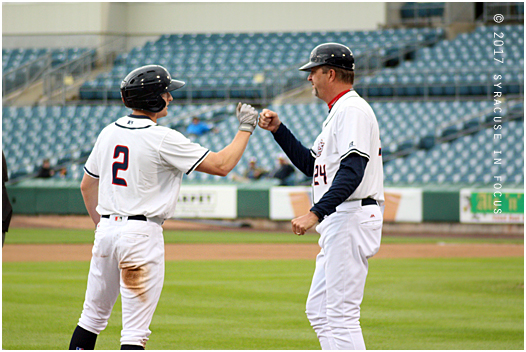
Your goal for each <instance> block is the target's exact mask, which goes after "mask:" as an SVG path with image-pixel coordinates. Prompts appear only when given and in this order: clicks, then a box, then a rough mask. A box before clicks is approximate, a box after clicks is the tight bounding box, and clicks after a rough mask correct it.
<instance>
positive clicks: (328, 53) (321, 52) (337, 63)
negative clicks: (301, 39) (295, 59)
mask: <svg viewBox="0 0 526 352" xmlns="http://www.w3.org/2000/svg"><path fill="white" fill-rule="evenodd" d="M321 65H329V66H334V67H339V68H343V69H344V70H350V71H354V56H353V54H352V52H351V49H349V48H348V47H346V46H345V45H342V44H338V43H325V44H321V45H318V46H317V47H315V48H314V49H313V50H312V52H311V53H310V61H309V62H308V63H306V64H305V65H303V66H301V67H300V68H299V69H300V70H301V71H310V70H311V69H312V68H313V67H316V66H321Z"/></svg>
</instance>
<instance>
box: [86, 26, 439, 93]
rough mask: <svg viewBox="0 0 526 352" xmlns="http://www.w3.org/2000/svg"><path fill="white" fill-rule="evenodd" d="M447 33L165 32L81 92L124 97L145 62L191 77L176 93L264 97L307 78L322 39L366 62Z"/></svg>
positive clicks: (125, 56) (119, 59) (425, 30)
mask: <svg viewBox="0 0 526 352" xmlns="http://www.w3.org/2000/svg"><path fill="white" fill-rule="evenodd" d="M443 35H444V31H443V30H442V29H431V28H421V29H416V28H413V29H389V30H379V31H356V32H290V33H288V32H279V33H222V34H180V35H175V34H174V35H163V36H161V37H160V38H159V39H158V40H156V41H155V42H148V43H146V44H145V45H143V46H142V47H136V48H134V49H132V50H131V51H130V52H128V53H126V54H123V55H120V56H119V57H117V59H116V60H115V65H114V67H113V69H112V71H111V72H108V73H104V74H101V75H100V76H98V77H97V79H95V80H94V81H90V82H86V83H85V84H84V85H83V87H82V88H81V90H80V96H81V98H82V99H87V100H96V99H119V94H118V93H119V84H120V82H121V80H122V79H123V78H124V77H125V76H126V74H127V73H129V72H130V71H132V70H133V69H135V68H137V67H140V66H142V65H147V64H160V65H163V66H165V67H166V68H167V69H168V70H169V71H170V72H171V73H172V75H173V76H174V77H177V78H179V79H183V80H186V81H187V87H185V89H183V90H180V91H177V92H174V98H175V99H186V98H192V99H226V98H251V99H264V98H268V97H272V96H274V95H276V94H278V93H281V92H282V90H283V89H290V88H293V87H295V86H297V85H298V84H303V83H304V82H305V74H304V73H302V72H299V71H298V70H297V68H298V67H299V65H300V64H301V63H303V62H304V61H306V60H307V59H308V57H309V55H310V51H311V50H312V49H313V48H314V46H316V45H318V44H321V43H324V42H340V43H345V44H347V45H349V46H350V47H351V49H352V50H353V53H354V55H355V57H357V60H358V63H357V65H358V66H360V61H359V59H360V57H362V56H363V57H366V58H367V60H378V57H380V58H382V57H385V58H386V57H389V55H395V56H396V53H397V52H399V51H401V50H405V49H406V48H407V47H415V46H418V45H423V44H424V43H433V42H436V41H437V40H438V39H440V38H442V37H443ZM371 52H374V53H375V55H372V54H371ZM361 65H362V66H369V65H372V63H371V62H361ZM276 87H282V89H281V90H280V89H276Z"/></svg>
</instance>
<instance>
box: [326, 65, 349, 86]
mask: <svg viewBox="0 0 526 352" xmlns="http://www.w3.org/2000/svg"><path fill="white" fill-rule="evenodd" d="M321 69H322V72H323V73H327V72H329V70H334V72H336V78H338V80H339V81H341V82H343V83H350V84H354V71H349V70H344V69H343V68H339V67H334V66H329V65H323V66H322V67H321Z"/></svg>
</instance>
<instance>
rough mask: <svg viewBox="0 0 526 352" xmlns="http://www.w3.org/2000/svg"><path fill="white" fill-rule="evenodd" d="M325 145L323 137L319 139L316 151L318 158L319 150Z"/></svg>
mask: <svg viewBox="0 0 526 352" xmlns="http://www.w3.org/2000/svg"><path fill="white" fill-rule="evenodd" d="M324 146H325V142H324V141H323V139H320V142H319V143H318V151H317V152H316V158H319V157H320V156H321V152H322V151H323V147H324Z"/></svg>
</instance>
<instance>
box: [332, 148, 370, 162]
mask: <svg viewBox="0 0 526 352" xmlns="http://www.w3.org/2000/svg"><path fill="white" fill-rule="evenodd" d="M352 153H356V154H358V155H361V156H363V157H364V158H367V159H368V160H369V159H371V158H370V157H369V155H368V154H365V153H364V152H361V151H359V150H358V149H351V150H349V151H348V152H347V153H345V154H343V155H342V157H341V158H340V160H343V159H345V158H346V157H348V156H349V154H352Z"/></svg>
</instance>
